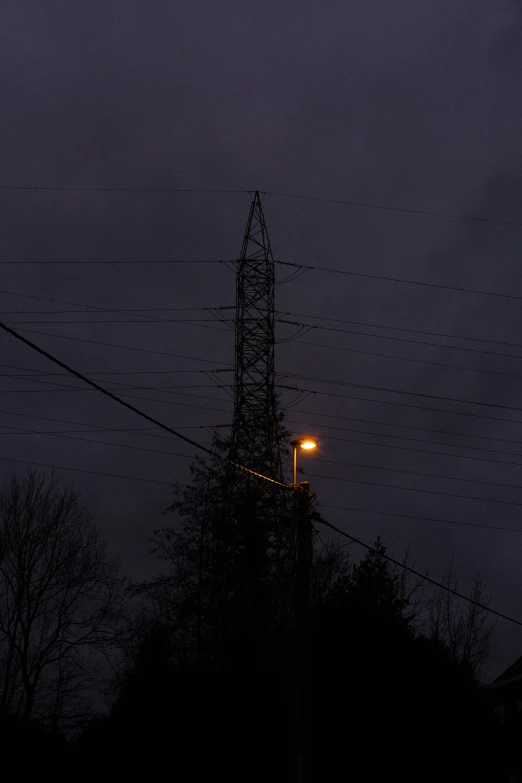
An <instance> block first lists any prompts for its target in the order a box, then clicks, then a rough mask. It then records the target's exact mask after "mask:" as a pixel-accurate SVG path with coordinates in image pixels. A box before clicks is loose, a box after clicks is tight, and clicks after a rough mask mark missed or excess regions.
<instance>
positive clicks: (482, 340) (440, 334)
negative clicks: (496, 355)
mask: <svg viewBox="0 0 522 783" xmlns="http://www.w3.org/2000/svg"><path fill="white" fill-rule="evenodd" d="M129 312H130V311H129ZM277 315H278V316H280V315H282V316H286V315H293V316H295V317H297V318H315V319H316V320H317V321H332V322H334V323H341V324H351V325H352V326H370V327H372V329H390V330H392V331H397V332H413V333H414V334H428V335H430V336H431V337H450V338H452V339H456V340H471V341H472V342H478V343H493V344H494V345H507V346H510V347H512V348H522V343H509V342H506V341H505V340H490V339H489V338H486V337H469V336H468V335H463V334H453V333H450V332H428V331H426V330H424V329H412V328H411V327H408V326H389V325H388V324H376V323H372V322H368V321H348V320H346V319H344V318H327V317H326V316H322V315H313V314H312V313H291V312H284V311H280V312H277ZM357 334H359V333H357Z"/></svg>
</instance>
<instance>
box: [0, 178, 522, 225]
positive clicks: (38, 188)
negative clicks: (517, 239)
mask: <svg viewBox="0 0 522 783" xmlns="http://www.w3.org/2000/svg"><path fill="white" fill-rule="evenodd" d="M0 190H4V191H14V192H16V191H22V192H23V191H25V192H46V191H47V192H64V193H205V194H214V195H225V194H227V195H230V194H233V195H238V194H239V195H246V194H249V195H251V194H252V193H255V192H256V190H258V189H257V188H253V189H252V190H234V189H224V188H136V187H90V188H88V187H85V188H82V187H67V186H57V185H56V186H51V185H0ZM260 192H262V193H263V195H266V196H274V197H276V198H289V199H299V200H302V201H315V202H321V203H323V204H339V205H342V206H349V207H363V208H365V209H377V210H384V211H387V212H403V213H407V214H411V215H424V216H429V217H439V218H449V219H452V220H467V221H473V222H478V223H492V224H496V225H502V226H522V223H518V222H516V221H512V220H498V219H496V218H486V217H480V216H476V215H459V214H457V213H452V212H436V211H433V210H427V209H415V208H412V207H395V206H390V205H385V204H375V203H371V202H363V201H346V200H342V199H333V198H323V197H320V196H307V195H300V194H296V193H282V192H276V191H270V190H264V191H260Z"/></svg>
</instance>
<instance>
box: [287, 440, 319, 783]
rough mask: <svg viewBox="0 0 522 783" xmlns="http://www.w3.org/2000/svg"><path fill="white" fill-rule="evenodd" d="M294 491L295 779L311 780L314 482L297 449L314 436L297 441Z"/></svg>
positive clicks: (309, 445) (306, 445)
mask: <svg viewBox="0 0 522 783" xmlns="http://www.w3.org/2000/svg"><path fill="white" fill-rule="evenodd" d="M291 445H292V447H293V450H294V483H293V486H294V491H295V493H296V501H297V509H296V510H297V557H296V569H295V570H296V573H295V586H296V589H295V627H296V681H295V704H294V709H295V712H294V764H295V782H296V783H307V780H308V763H307V753H308V716H307V712H308V710H307V695H308V680H309V677H308V635H309V629H310V568H311V565H312V522H311V520H310V484H309V483H308V481H301V483H300V484H298V483H297V449H298V448H301V449H304V450H305V451H311V450H312V449H315V448H316V446H317V443H316V442H315V441H314V440H312V439H311V438H300V439H298V440H293V441H292V442H291Z"/></svg>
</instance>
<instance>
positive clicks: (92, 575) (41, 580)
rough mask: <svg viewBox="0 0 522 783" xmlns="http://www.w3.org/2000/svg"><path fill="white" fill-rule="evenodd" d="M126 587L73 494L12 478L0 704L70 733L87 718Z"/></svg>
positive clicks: (3, 556) (3, 573)
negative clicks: (69, 730) (67, 730)
mask: <svg viewBox="0 0 522 783" xmlns="http://www.w3.org/2000/svg"><path fill="white" fill-rule="evenodd" d="M124 586H125V582H124V580H123V579H122V577H120V575H119V564H118V561H117V560H116V559H109V558H108V557H107V555H106V549H105V544H104V542H103V541H102V540H101V539H100V537H99V533H98V530H97V528H96V527H95V525H94V523H93V517H92V515H91V514H90V513H89V512H88V511H86V510H85V509H84V508H82V507H81V506H80V498H79V495H78V493H77V492H74V491H72V490H69V489H67V488H66V487H61V486H60V484H59V482H58V480H57V479H56V478H54V476H53V475H51V476H46V475H45V474H43V473H38V472H37V471H34V470H30V471H29V472H28V474H27V476H26V477H25V478H24V479H19V478H18V477H17V476H16V475H12V476H11V479H10V481H9V482H8V483H7V485H6V486H5V487H4V489H3V490H2V491H1V492H0V704H1V706H2V708H3V709H4V710H5V711H6V712H9V713H11V714H14V715H19V716H20V717H22V718H24V719H26V720H28V719H29V718H35V719H36V718H37V719H40V720H42V721H44V723H46V725H48V726H50V727H51V728H53V729H58V728H64V729H71V728H73V727H74V726H77V725H78V723H79V722H81V721H82V720H85V719H86V718H87V717H88V716H89V715H91V714H93V711H95V709H96V706H97V701H99V694H100V688H101V687H102V686H103V682H104V675H105V673H106V671H107V666H108V662H107V661H108V659H107V656H108V655H109V654H110V653H111V651H116V650H117V649H118V646H119V644H120V641H121V633H122V631H123V619H124V605H125V604H124V600H125V594H124Z"/></svg>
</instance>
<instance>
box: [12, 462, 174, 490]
mask: <svg viewBox="0 0 522 783" xmlns="http://www.w3.org/2000/svg"><path fill="white" fill-rule="evenodd" d="M0 460H2V461H3V462H20V463H21V464H22V465H36V466H38V467H40V468H52V469H53V470H72V471H74V472H75V473H90V474H92V475H93V476H106V477H107V478H121V479H129V480H130V481H145V482H146V483H147V484H163V485H164V486H166V487H171V486H172V484H173V482H172V481H159V480H158V479H147V478H140V477H139V476H122V475H121V474H119V473H105V472H103V471H100V470H86V469H84V468H72V467H71V466H70V465H51V464H50V463H48V462H34V461H33V460H28V459H15V458H14V457H0Z"/></svg>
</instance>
